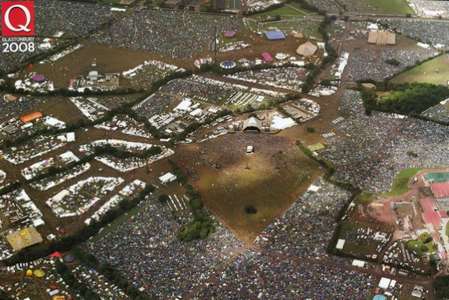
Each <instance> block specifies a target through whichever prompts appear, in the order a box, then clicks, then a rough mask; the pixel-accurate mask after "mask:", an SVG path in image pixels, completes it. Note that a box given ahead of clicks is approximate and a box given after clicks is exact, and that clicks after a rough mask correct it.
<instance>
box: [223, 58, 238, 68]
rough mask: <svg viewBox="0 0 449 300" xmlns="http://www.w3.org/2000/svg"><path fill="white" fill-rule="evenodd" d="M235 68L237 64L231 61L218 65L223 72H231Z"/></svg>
mask: <svg viewBox="0 0 449 300" xmlns="http://www.w3.org/2000/svg"><path fill="white" fill-rule="evenodd" d="M236 66H237V63H236V62H235V61H233V60H225V61H223V62H221V63H220V67H221V68H222V69H224V70H231V69H234V68H235V67H236Z"/></svg>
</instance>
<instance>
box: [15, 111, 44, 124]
mask: <svg viewBox="0 0 449 300" xmlns="http://www.w3.org/2000/svg"><path fill="white" fill-rule="evenodd" d="M42 116H43V114H42V113H41V112H39V111H35V112H32V113H29V114H26V115H23V116H21V117H20V121H22V123H29V122H33V121H35V120H37V119H40V118H42Z"/></svg>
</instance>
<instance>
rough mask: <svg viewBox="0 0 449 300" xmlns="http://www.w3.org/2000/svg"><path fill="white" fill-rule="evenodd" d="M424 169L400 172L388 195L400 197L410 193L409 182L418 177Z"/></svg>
mask: <svg viewBox="0 0 449 300" xmlns="http://www.w3.org/2000/svg"><path fill="white" fill-rule="evenodd" d="M421 170H422V169H420V168H410V169H404V170H402V171H400V172H399V174H398V175H396V177H395V178H394V180H393V186H392V187H391V191H389V192H388V193H387V195H388V196H399V195H402V194H404V193H405V192H407V191H408V182H409V181H410V178H412V177H413V176H415V175H416V173H418V172H419V171H421Z"/></svg>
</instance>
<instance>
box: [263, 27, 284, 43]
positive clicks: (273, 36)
mask: <svg viewBox="0 0 449 300" xmlns="http://www.w3.org/2000/svg"><path fill="white" fill-rule="evenodd" d="M264 34H265V37H266V38H267V40H269V41H280V40H285V34H284V33H283V32H282V31H280V30H270V31H265V33H264Z"/></svg>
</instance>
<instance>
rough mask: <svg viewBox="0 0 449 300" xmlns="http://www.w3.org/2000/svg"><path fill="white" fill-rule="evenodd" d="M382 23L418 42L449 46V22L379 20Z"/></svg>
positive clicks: (433, 20)
mask: <svg viewBox="0 0 449 300" xmlns="http://www.w3.org/2000/svg"><path fill="white" fill-rule="evenodd" d="M379 21H380V23H382V24H385V25H387V26H388V27H389V28H391V29H394V30H396V31H397V32H399V33H401V34H403V35H406V36H409V37H411V38H413V39H416V40H418V41H422V42H424V43H429V44H432V45H438V44H442V45H444V46H446V47H447V46H448V45H449V32H448V30H447V28H448V21H447V20H436V19H399V18H397V19H396V18H390V19H379Z"/></svg>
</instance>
